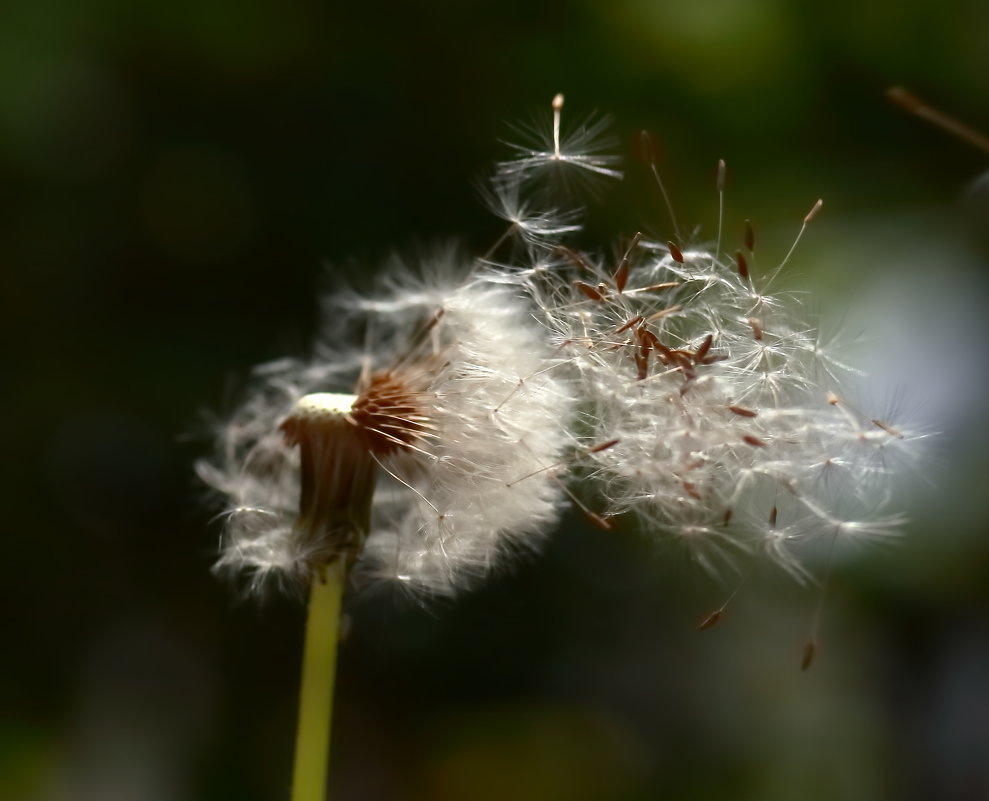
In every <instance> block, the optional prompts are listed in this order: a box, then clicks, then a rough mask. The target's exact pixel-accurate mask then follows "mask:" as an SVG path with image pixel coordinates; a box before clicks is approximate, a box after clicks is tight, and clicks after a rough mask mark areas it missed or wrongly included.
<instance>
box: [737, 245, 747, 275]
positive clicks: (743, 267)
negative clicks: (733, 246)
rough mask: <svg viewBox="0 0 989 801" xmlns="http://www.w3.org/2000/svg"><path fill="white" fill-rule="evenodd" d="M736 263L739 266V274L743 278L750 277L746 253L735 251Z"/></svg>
mask: <svg viewBox="0 0 989 801" xmlns="http://www.w3.org/2000/svg"><path fill="white" fill-rule="evenodd" d="M735 265H736V266H737V267H738V274H739V275H740V276H742V278H748V277H749V263H748V262H747V261H746V260H745V254H744V253H742V251H740V250H736V251H735Z"/></svg>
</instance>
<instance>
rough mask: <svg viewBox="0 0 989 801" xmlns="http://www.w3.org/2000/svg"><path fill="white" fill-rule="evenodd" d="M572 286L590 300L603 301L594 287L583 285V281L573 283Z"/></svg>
mask: <svg viewBox="0 0 989 801" xmlns="http://www.w3.org/2000/svg"><path fill="white" fill-rule="evenodd" d="M573 285H574V286H575V287H577V289H579V290H580V291H581V292H583V293H584V294H585V295H587V297H589V298H590V299H591V300H604V295H602V294H601V293H600V292H599V291H598V290H597V289H596V288H595V287H593V286H591V285H590V284H585V283H584V282H583V281H574V282H573Z"/></svg>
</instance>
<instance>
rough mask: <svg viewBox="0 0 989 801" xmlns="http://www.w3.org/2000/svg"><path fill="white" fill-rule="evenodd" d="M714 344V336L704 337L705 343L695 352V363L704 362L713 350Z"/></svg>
mask: <svg viewBox="0 0 989 801" xmlns="http://www.w3.org/2000/svg"><path fill="white" fill-rule="evenodd" d="M712 342H714V334H708V335H707V336H706V337H704V341H703V342H701V344H700V346H699V347H698V348H697V350H696V351H694V362H695V363H696V362H700V361H701V360H703V358H704V357H705V356H707V352H708V351H709V350H711V343H712Z"/></svg>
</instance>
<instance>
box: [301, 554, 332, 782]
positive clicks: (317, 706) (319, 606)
mask: <svg viewBox="0 0 989 801" xmlns="http://www.w3.org/2000/svg"><path fill="white" fill-rule="evenodd" d="M342 562H343V560H342V559H337V560H336V561H335V562H333V564H330V565H327V567H326V568H325V570H324V572H323V574H322V575H321V576H317V577H315V578H314V579H313V581H312V584H311V586H310V589H309V611H308V614H307V618H306V641H305V650H304V651H303V656H302V688H301V690H300V691H299V728H298V731H297V734H296V740H295V770H294V774H293V776H292V801H325V799H326V780H327V776H328V774H329V757H330V725H331V722H332V720H333V684H334V676H335V673H336V661H337V640H338V639H339V629H340V599H341V596H342V595H343V583H344V581H343V565H342Z"/></svg>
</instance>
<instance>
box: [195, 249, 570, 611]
mask: <svg viewBox="0 0 989 801" xmlns="http://www.w3.org/2000/svg"><path fill="white" fill-rule="evenodd" d="M441 261H442V260H441ZM441 274H442V275H446V276H448V277H451V279H452V271H451V270H449V269H448V268H446V267H440V268H439V269H436V268H435V265H434V269H432V270H427V271H426V272H425V273H424V274H423V275H424V277H422V278H420V279H419V280H406V279H404V278H403V277H401V276H393V277H392V279H391V281H390V286H389V287H388V289H387V290H386V291H384V292H383V293H381V294H379V295H376V296H373V297H369V298H366V299H364V300H363V301H361V302H357V303H355V302H354V301H355V299H354V297H353V296H349V297H347V298H346V300H345V301H343V302H345V303H346V304H347V305H349V306H351V310H350V312H349V317H354V316H356V315H355V312H354V310H353V307H354V306H356V307H357V309H358V312H359V313H360V314H361V315H362V316H363V317H364V318H365V321H366V322H367V323H368V324H369V330H370V331H371V332H372V341H371V342H370V344H369V345H368V346H367V348H366V350H363V351H358V350H357V349H355V348H350V347H342V348H340V356H339V358H337V359H331V358H328V357H327V350H328V349H329V348H330V345H329V344H328V343H324V345H323V347H322V348H321V350H320V355H319V356H318V358H316V359H314V360H312V361H307V362H303V361H292V360H284V361H281V362H277V363H274V364H271V365H266V366H264V367H263V368H261V369H259V370H258V371H257V372H256V376H255V379H256V385H255V387H254V388H253V391H252V392H251V393H250V395H249V396H248V398H247V400H246V401H245V402H244V403H243V404H242V406H241V407H240V408H239V409H238V410H237V411H235V413H234V414H233V416H232V417H231V419H230V420H228V421H226V422H225V423H224V424H222V425H221V427H220V430H219V432H218V448H217V451H218V452H217V456H216V457H215V458H214V459H212V460H208V461H203V462H201V463H200V464H199V466H198V470H199V474H200V476H201V478H202V479H203V480H204V481H206V483H208V484H210V485H211V486H213V487H214V488H215V489H217V490H219V491H220V492H221V493H222V494H223V495H224V496H225V497H226V498H227V502H228V507H227V510H226V512H225V513H224V520H225V531H224V543H223V550H222V554H221V557H220V559H219V562H218V567H220V568H223V569H232V570H235V571H238V572H239V571H244V570H246V571H247V572H248V574H250V576H251V579H250V580H249V588H250V589H260V588H261V587H263V586H264V585H266V584H269V583H272V582H275V583H280V584H289V585H291V584H298V583H300V582H304V581H305V580H308V577H309V576H310V575H311V574H312V572H313V570H314V568H316V567H318V565H319V564H321V563H323V564H325V563H326V562H327V561H332V560H333V559H335V558H346V559H348V560H352V561H353V571H354V576H355V577H356V578H357V579H358V580H365V581H367V580H376V579H393V580H394V579H397V580H399V581H400V582H402V583H403V584H404V585H406V586H408V587H410V588H411V589H413V590H416V591H420V592H427V593H435V594H450V593H452V592H454V591H455V590H456V589H457V588H459V587H462V586H464V585H465V584H468V583H470V581H471V580H472V579H474V578H477V577H480V576H483V575H485V574H486V573H488V572H489V571H490V570H491V569H492V568H493V567H494V566H495V565H496V563H497V562H498V561H499V560H501V559H503V558H504V557H505V556H506V554H507V552H511V551H517V550H525V549H531V548H535V547H537V545H538V542H539V540H540V534H541V532H542V530H543V529H545V527H546V526H547V524H549V523H550V522H552V521H553V520H554V519H555V518H556V515H557V513H558V510H559V507H560V505H561V492H562V491H561V489H560V487H559V485H558V483H557V482H556V481H555V480H554V479H553V477H552V476H551V475H549V474H544V473H540V472H538V471H539V470H540V469H541V468H542V467H543V466H544V465H545V464H547V463H552V462H555V461H557V460H558V459H559V457H560V454H561V452H562V450H563V448H564V447H565V446H566V445H567V444H568V442H569V437H568V434H567V426H568V421H569V418H570V416H571V409H572V401H571V399H570V393H569V391H568V387H567V386H566V385H565V383H564V382H562V381H561V380H560V379H558V378H557V377H555V376H553V375H551V374H541V375H535V376H533V377H531V378H529V379H527V380H525V381H524V382H521V379H522V378H523V377H524V376H527V375H530V374H532V373H535V372H538V370H539V369H541V368H542V367H543V366H544V364H545V362H544V360H545V358H546V353H547V350H548V345H547V343H546V342H545V340H544V338H543V337H542V336H541V331H540V329H539V327H538V325H537V323H536V322H535V321H534V320H533V318H532V316H531V314H530V312H529V309H528V308H527V306H526V304H525V300H524V296H523V294H522V290H521V289H520V287H519V286H517V285H512V284H509V283H504V282H499V281H495V280H490V279H489V277H487V276H485V275H484V274H482V273H477V272H475V273H473V274H468V275H467V276H466V277H462V278H461V279H460V280H459V281H455V280H440V279H439V278H437V276H438V275H441ZM335 303H336V302H334V303H333V304H330V305H335ZM330 328H331V330H332V331H333V334H332V336H331V337H329V338H330V339H333V338H337V337H339V336H340V332H339V331H338V326H336V325H334V326H331V327H330ZM344 367H346V369H344ZM520 382H521V383H520ZM348 383H349V385H350V386H351V387H353V394H352V395H341V394H334V393H332V392H328V390H332V389H334V388H337V387H340V386H347V385H348ZM317 433H319V436H318V437H317ZM307 442H308V443H309V444H310V446H311V447H310V450H311V451H312V453H309V454H308V455H307V453H306V448H305V447H301V448H300V445H302V446H305V444H306V443H307ZM300 451H301V453H300ZM307 459H311V460H313V465H314V467H312V469H311V470H309V469H308V468H307V464H308V462H307ZM365 472H366V474H367V475H366V476H365V475H364V473H365ZM530 472H531V473H533V475H532V476H531V477H530V478H527V479H526V480H524V481H519V482H514V479H517V478H518V477H519V476H520V475H523V474H526V473H530ZM372 475H373V479H372V478H369V476H372ZM307 476H309V478H307ZM369 481H370V482H372V484H374V482H376V485H375V486H374V488H373V500H372V502H371V505H370V510H369V515H370V518H369V521H368V524H367V531H366V537H367V538H366V541H364V537H363V536H358V537H355V536H354V535H352V534H347V535H346V536H344V535H341V534H339V533H334V532H335V531H336V529H338V528H339V529H341V530H343V529H346V528H348V526H347V525H344V523H347V520H344V521H343V522H342V523H341V521H340V520H339V519H338V518H339V517H340V516H341V514H342V515H343V517H344V518H347V515H348V514H358V515H359V512H356V513H355V512H353V510H350V511H347V508H346V507H347V503H346V497H349V496H348V493H350V492H351V490H352V487H350V485H349V484H348V482H350V483H354V482H356V483H357V484H358V485H360V486H363V487H365V489H366V488H367V484H368V482H369ZM307 482H308V483H312V485H313V486H311V487H309V486H307ZM334 495H336V496H338V497H336V499H334ZM300 499H301V501H300ZM307 501H308V502H311V503H315V504H316V505H317V506H318V508H316V509H315V511H313V510H309V511H307ZM329 507H334V510H331V509H330V508H329ZM341 509H343V510H344V511H343V512H341V511H340V510H341ZM300 521H301V522H300ZM314 525H315V526H316V529H317V530H315V531H313V530H310V529H311V528H312V527H313V526H314ZM341 526H342V528H341ZM351 528H352V526H351Z"/></svg>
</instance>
